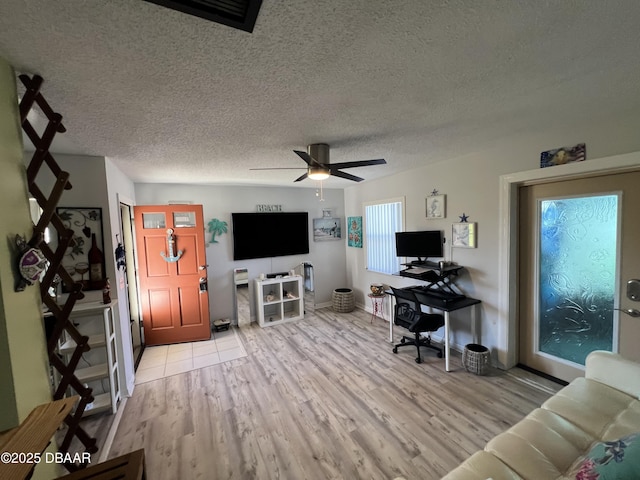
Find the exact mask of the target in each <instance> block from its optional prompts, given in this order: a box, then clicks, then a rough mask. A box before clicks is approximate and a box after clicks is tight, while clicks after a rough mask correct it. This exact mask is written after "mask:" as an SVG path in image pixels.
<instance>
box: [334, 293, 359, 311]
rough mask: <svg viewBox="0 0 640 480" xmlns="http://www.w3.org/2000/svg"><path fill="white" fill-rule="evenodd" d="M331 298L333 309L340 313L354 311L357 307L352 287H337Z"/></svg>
mask: <svg viewBox="0 0 640 480" xmlns="http://www.w3.org/2000/svg"><path fill="white" fill-rule="evenodd" d="M331 300H332V301H333V310H334V311H336V312H339V313H347V312H352V311H353V309H354V308H356V302H355V300H354V298H353V290H351V289H350V288H336V289H335V290H334V291H333V295H332V297H331Z"/></svg>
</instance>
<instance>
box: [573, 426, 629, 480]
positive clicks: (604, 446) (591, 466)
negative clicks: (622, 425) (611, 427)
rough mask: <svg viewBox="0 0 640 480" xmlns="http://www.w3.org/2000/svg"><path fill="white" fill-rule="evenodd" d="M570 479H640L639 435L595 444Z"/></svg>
mask: <svg viewBox="0 0 640 480" xmlns="http://www.w3.org/2000/svg"><path fill="white" fill-rule="evenodd" d="M570 478H575V479H576V480H624V479H636V478H640V434H639V433H633V434H631V435H627V436H625V437H622V438H619V439H617V440H615V441H611V442H598V443H596V444H595V445H594V446H593V447H592V448H591V450H590V451H589V453H588V454H587V456H586V457H585V458H584V459H582V460H581V461H580V462H579V463H578V465H577V466H576V468H575V469H574V470H573V472H572V473H571V475H570Z"/></svg>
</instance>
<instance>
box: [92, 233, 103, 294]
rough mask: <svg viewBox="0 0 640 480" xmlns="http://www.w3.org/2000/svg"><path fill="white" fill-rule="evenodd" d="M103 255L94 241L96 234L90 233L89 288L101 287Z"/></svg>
mask: <svg viewBox="0 0 640 480" xmlns="http://www.w3.org/2000/svg"><path fill="white" fill-rule="evenodd" d="M103 264H104V255H103V254H102V251H101V250H100V249H99V248H98V245H97V243H96V234H95V233H92V234H91V248H90V249H89V285H90V287H91V289H93V290H95V289H99V288H102V280H103V274H102V265H103Z"/></svg>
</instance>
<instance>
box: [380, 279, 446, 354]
mask: <svg viewBox="0 0 640 480" xmlns="http://www.w3.org/2000/svg"><path fill="white" fill-rule="evenodd" d="M391 290H393V295H394V296H395V297H396V307H395V312H394V317H393V323H395V324H396V325H399V326H401V327H404V328H406V329H407V330H409V331H410V332H411V333H413V334H414V337H405V336H403V337H402V339H401V340H400V343H399V344H397V345H394V347H393V353H398V347H404V346H407V345H415V346H416V349H417V350H418V357H417V358H416V363H422V358H421V357H420V347H427V348H432V349H433V350H436V351H437V352H438V358H442V349H441V348H440V347H438V346H436V345H434V344H432V343H431V337H426V338H425V337H423V336H422V335H421V334H422V333H427V332H435V331H436V330H438V329H439V328H441V327H443V326H444V316H442V315H440V314H435V313H424V312H422V310H420V302H419V301H418V298H417V297H416V295H415V293H413V292H412V291H410V290H404V289H399V288H393V287H391Z"/></svg>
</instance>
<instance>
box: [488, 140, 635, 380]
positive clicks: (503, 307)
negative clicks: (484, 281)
mask: <svg viewBox="0 0 640 480" xmlns="http://www.w3.org/2000/svg"><path fill="white" fill-rule="evenodd" d="M637 170H640V152H633V153H627V154H623V155H615V156H611V157H603V158H599V159H594V160H588V161H584V162H575V163H569V164H566V165H558V166H554V167H548V168H540V169H537V170H528V171H525V172H517V173H511V174H506V175H501V176H500V194H499V206H498V217H499V219H498V225H499V231H498V237H499V238H498V341H497V353H498V355H497V357H498V358H497V360H498V367H500V368H503V369H509V368H511V367H514V366H515V365H516V364H517V363H518V357H519V352H518V317H517V314H518V308H517V307H518V305H517V291H518V289H517V286H516V281H517V265H518V208H519V205H518V190H519V189H520V187H523V186H528V185H535V184H539V183H546V182H552V181H564V180H572V179H576V178H586V177H590V176H596V175H602V174H609V173H624V172H633V171H637Z"/></svg>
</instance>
